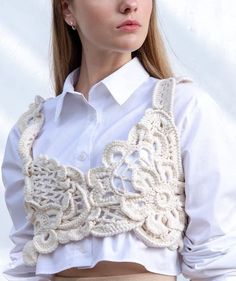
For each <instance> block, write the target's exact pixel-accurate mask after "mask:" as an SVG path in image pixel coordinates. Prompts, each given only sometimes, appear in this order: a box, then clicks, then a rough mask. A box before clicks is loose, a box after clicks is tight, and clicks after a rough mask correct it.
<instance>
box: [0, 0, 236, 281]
mask: <svg viewBox="0 0 236 281" xmlns="http://www.w3.org/2000/svg"><path fill="white" fill-rule="evenodd" d="M155 9H156V8H155V1H152V0H114V1H111V0H101V1H96V0H86V1H84V0H71V1H69V0H61V1H58V0H54V1H53V58H54V61H53V67H54V77H55V97H54V98H49V99H47V100H44V99H43V98H42V97H40V96H36V97H35V101H34V102H33V103H32V104H31V105H30V106H29V109H28V110H27V111H26V112H25V113H24V114H22V116H21V117H20V118H19V120H18V122H17V123H16V124H15V125H14V127H13V128H12V129H11V131H10V133H9V136H8V140H7V145H6V150H5V155H4V160H3V164H2V175H3V182H4V185H5V188H6V193H5V194H6V203H7V206H8V209H9V212H10V215H11V217H12V221H13V225H14V227H13V228H12V232H11V239H12V241H13V242H14V243H15V247H14V249H13V250H12V251H11V253H10V255H11V259H12V265H11V267H9V268H8V269H6V270H5V275H6V277H7V278H9V280H12V279H10V278H15V280H37V281H39V280H57V281H65V280H74V281H84V280H88V281H92V280H115V281H116V280H124V281H126V280H147V281H148V280H157V281H159V280H161V281H162V280H163V281H164V280H167V281H172V280H176V276H177V275H178V274H179V273H181V272H182V273H183V274H184V275H185V276H186V277H187V278H190V279H192V280H207V281H210V280H211V281H218V280H219V281H221V280H236V258H235V257H236V221H235V219H234V215H233V214H234V212H235V211H236V204H235V197H236V173H235V161H234V159H235V157H234V156H235V152H236V147H235V144H234V139H235V138H234V136H235V128H234V127H233V126H231V125H230V124H229V120H228V119H227V118H226V115H225V114H224V112H222V111H221V109H220V108H219V106H218V105H217V104H216V103H215V102H214V101H213V100H212V99H211V98H210V96H209V95H208V94H207V93H205V92H204V91H202V90H201V89H200V88H199V87H197V85H195V84H194V83H191V82H192V81H191V80H190V79H187V78H183V77H178V78H177V77H174V74H173V73H172V71H171V67H170V66H169V64H168V60H167V57H166V55H165V48H164V45H163V42H162V40H161V36H160V33H159V31H158V29H157V26H156V21H155V19H156V14H155ZM233 134H234V135H233ZM9 276H10V277H9Z"/></svg>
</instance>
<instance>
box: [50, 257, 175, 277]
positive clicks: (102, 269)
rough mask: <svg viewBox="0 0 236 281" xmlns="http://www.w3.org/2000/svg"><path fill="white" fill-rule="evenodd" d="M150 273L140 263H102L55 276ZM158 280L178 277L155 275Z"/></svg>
mask: <svg viewBox="0 0 236 281" xmlns="http://www.w3.org/2000/svg"><path fill="white" fill-rule="evenodd" d="M147 272H148V273H150V272H149V271H147V270H146V269H145V267H144V266H143V265H141V264H138V263H133V262H111V261H100V262H98V263H97V264H96V265H95V267H93V268H86V269H77V268H69V269H66V270H63V271H60V272H58V273H56V274H55V276H60V277H99V276H101V277H102V276H116V275H127V274H138V273H147ZM155 275H156V277H157V280H160V281H162V280H163V281H176V280H177V279H176V276H173V275H163V274H157V273H155Z"/></svg>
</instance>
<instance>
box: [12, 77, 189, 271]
mask: <svg viewBox="0 0 236 281" xmlns="http://www.w3.org/2000/svg"><path fill="white" fill-rule="evenodd" d="M181 81H186V80H184V79H182V80H181V79H179V80H178V79H177V78H168V79H162V80H159V82H157V84H156V87H155V90H154V93H153V96H152V108H148V109H147V110H146V111H145V114H144V116H143V117H142V118H141V120H140V121H139V122H138V123H137V124H136V125H135V126H133V128H132V129H131V130H130V132H129V135H128V139H127V141H123V140H114V141H112V142H111V143H109V144H107V145H106V146H105V148H104V151H103V156H102V165H101V166H100V167H95V168H91V169H90V170H89V171H88V172H87V173H83V172H82V171H80V170H79V169H78V168H76V167H70V166H65V165H63V164H62V163H59V162H58V161H57V160H56V159H51V158H48V156H47V155H43V154H40V155H39V156H38V157H36V158H35V159H33V156H32V146H33V144H34V140H35V138H36V137H37V135H38V134H39V132H40V129H41V128H42V125H43V123H44V115H43V113H42V107H43V103H44V101H45V100H44V99H43V98H42V97H41V96H39V95H36V96H35V100H34V102H33V103H31V104H30V105H29V109H28V110H27V111H26V112H25V113H24V114H22V115H21V117H20V118H19V120H18V123H17V125H18V128H19V131H20V133H21V137H20V140H19V153H20V156H21V159H22V161H23V165H22V169H23V173H24V176H25V187H24V195H25V209H26V212H27V219H28V220H30V221H31V222H32V224H33V225H34V235H33V237H32V240H31V241H28V242H27V243H26V244H25V246H24V249H23V260H24V262H25V264H27V265H32V266H33V265H35V264H36V263H37V258H38V255H39V254H49V253H52V252H53V251H54V250H55V249H56V248H57V247H58V245H59V243H60V244H65V243H69V242H70V241H79V240H81V239H83V238H84V237H86V236H88V235H94V236H99V237H105V236H111V235H116V234H119V233H123V232H127V231H133V232H134V233H135V235H136V236H137V237H138V238H139V239H141V240H142V241H143V243H145V244H146V245H147V246H150V247H168V248H169V249H171V250H176V249H178V248H179V249H181V248H182V243H183V242H182V241H183V232H184V230H185V226H186V214H185V211H184V201H185V194H184V174H183V169H182V163H181V154H180V147H179V139H178V135H177V129H176V126H175V124H174V120H173V115H172V110H173V94H174V91H175V85H176V83H179V82H181Z"/></svg>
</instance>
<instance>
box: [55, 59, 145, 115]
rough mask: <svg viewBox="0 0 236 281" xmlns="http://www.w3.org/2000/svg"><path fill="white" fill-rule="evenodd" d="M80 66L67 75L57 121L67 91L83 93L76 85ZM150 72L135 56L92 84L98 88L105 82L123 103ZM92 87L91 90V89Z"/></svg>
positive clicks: (117, 100) (57, 108)
mask: <svg viewBox="0 0 236 281" xmlns="http://www.w3.org/2000/svg"><path fill="white" fill-rule="evenodd" d="M79 71H80V68H79V67H78V68H76V69H74V70H73V71H72V72H71V73H69V75H68V76H67V77H66V80H65V82H64V86H63V91H62V93H61V94H60V95H59V96H57V99H56V100H57V104H56V111H55V116H54V120H55V121H57V119H58V118H59V116H60V114H61V111H62V108H63V104H64V98H65V96H66V94H67V93H75V94H79V95H82V94H81V93H79V92H75V89H74V85H75V83H76V81H77V80H78V77H79ZM149 76H150V75H149V73H148V72H147V71H146V69H145V68H144V67H143V65H142V63H141V62H140V60H139V59H138V57H134V58H133V59H131V60H130V61H128V62H127V63H126V64H124V65H123V66H121V67H120V68H119V69H117V70H116V71H114V72H113V73H111V74H110V75H108V76H107V77H105V78H104V79H102V80H101V81H99V82H97V83H96V84H95V85H93V86H92V88H91V89H94V88H96V87H97V86H98V85H99V84H103V85H104V86H105V87H106V89H107V91H108V92H109V93H110V94H111V95H112V96H113V98H114V99H115V100H116V102H117V103H118V104H119V105H122V104H123V103H124V102H125V101H126V100H127V99H128V98H129V97H130V96H131V94H132V93H133V92H134V91H135V90H136V89H137V88H138V87H139V86H140V85H141V84H142V83H143V82H144V81H146V79H147V78H148V77H149ZM91 89H90V91H91Z"/></svg>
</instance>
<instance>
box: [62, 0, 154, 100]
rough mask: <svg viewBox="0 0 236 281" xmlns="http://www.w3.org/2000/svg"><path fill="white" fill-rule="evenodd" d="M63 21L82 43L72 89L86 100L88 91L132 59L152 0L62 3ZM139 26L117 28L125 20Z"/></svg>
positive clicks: (146, 24)
mask: <svg viewBox="0 0 236 281" xmlns="http://www.w3.org/2000/svg"><path fill="white" fill-rule="evenodd" d="M61 4H62V12H63V17H64V20H65V21H66V23H67V24H68V25H70V26H71V25H74V26H76V29H77V31H76V30H75V31H74V32H78V34H79V36H80V40H81V43H82V47H83V50H82V62H81V68H80V76H79V79H78V81H77V83H76V85H75V90H76V91H78V92H81V93H83V95H84V96H85V98H86V99H88V94H89V89H90V88H91V87H92V86H93V85H94V84H96V83H97V82H99V81H100V80H102V79H103V78H105V77H106V76H108V75H109V74H111V73H112V72H114V71H115V70H117V69H118V68H120V67H121V66H122V65H124V64H126V63H127V62H128V61H129V60H131V59H132V57H131V52H133V51H135V50H137V49H139V48H140V47H141V46H142V44H143V42H144V41H145V38H146V36H147V33H148V27H149V22H150V17H151V12H152V0H99V1H98V0H86V1H85V0H61ZM128 19H131V20H137V21H138V22H139V23H140V24H141V27H140V28H139V29H138V30H137V31H133V32H126V31H121V30H118V29H117V26H118V25H120V24H121V23H122V22H123V21H125V20H128Z"/></svg>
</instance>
